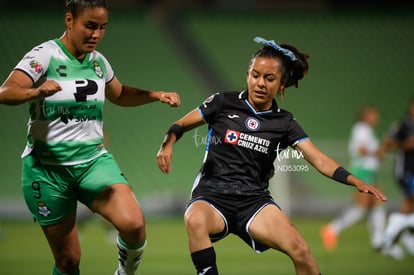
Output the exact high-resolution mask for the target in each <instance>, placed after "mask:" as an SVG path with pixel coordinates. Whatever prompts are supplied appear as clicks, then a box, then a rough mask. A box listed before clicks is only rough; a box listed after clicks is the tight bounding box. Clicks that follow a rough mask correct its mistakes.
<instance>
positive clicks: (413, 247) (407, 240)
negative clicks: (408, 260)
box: [400, 230, 414, 256]
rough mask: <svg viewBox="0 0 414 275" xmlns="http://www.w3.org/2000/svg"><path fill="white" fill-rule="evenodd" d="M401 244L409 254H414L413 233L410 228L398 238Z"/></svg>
mask: <svg viewBox="0 0 414 275" xmlns="http://www.w3.org/2000/svg"><path fill="white" fill-rule="evenodd" d="M400 241H401V244H402V245H403V246H404V248H405V250H406V251H407V252H408V254H410V255H411V256H414V234H413V233H412V232H410V230H407V231H404V233H402V235H401V238H400Z"/></svg>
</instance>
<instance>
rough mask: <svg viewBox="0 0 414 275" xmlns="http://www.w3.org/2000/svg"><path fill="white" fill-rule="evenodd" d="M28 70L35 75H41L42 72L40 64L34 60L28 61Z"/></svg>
mask: <svg viewBox="0 0 414 275" xmlns="http://www.w3.org/2000/svg"><path fill="white" fill-rule="evenodd" d="M30 68H31V69H32V71H33V72H35V73H37V74H41V73H42V72H43V67H42V64H40V62H39V61H36V60H33V61H30Z"/></svg>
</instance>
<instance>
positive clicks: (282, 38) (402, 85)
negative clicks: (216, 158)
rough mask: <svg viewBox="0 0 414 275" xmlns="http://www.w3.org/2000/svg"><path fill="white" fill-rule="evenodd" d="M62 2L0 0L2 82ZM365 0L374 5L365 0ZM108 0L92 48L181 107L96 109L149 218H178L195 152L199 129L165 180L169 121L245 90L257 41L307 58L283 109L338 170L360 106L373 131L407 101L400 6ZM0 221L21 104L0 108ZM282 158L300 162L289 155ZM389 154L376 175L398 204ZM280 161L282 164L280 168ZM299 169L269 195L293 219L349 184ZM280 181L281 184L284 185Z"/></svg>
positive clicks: (14, 187) (406, 15) (320, 209)
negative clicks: (369, 110) (222, 94)
mask: <svg viewBox="0 0 414 275" xmlns="http://www.w3.org/2000/svg"><path fill="white" fill-rule="evenodd" d="M61 2H63V1H59V2H58V1H51V0H49V1H41V3H40V2H39V1H36V2H34V1H23V0H15V1H5V0H2V1H1V2H0V8H1V12H0V26H2V28H1V30H2V33H1V35H0V51H1V52H2V60H1V62H0V64H1V66H0V79H2V80H3V79H5V78H6V77H7V75H8V73H9V72H10V71H11V70H12V69H13V67H14V66H15V65H16V63H17V62H18V61H19V60H20V58H21V57H22V56H23V55H24V54H25V53H26V52H27V51H28V50H30V49H31V48H32V47H33V46H35V45H37V44H39V43H41V42H43V41H44V40H47V39H51V38H55V37H59V36H60V35H61V34H62V32H63V29H64V25H63V4H61ZM374 3H375V4H374ZM389 3H391V1H390V2H388V1H375V2H374V1H362V2H361V1H355V2H353V1H328V0H319V1H298V0H296V1H247V0H244V1H185V3H181V2H180V1H132V0H129V1H127V0H124V1H121V0H119V1H112V2H111V3H110V5H111V15H110V24H109V25H108V27H107V33H106V36H105V38H104V39H103V41H102V42H101V44H100V45H99V47H98V50H99V51H101V52H103V53H104V54H105V56H106V57H107V58H108V59H109V61H110V62H111V64H112V66H113V68H114V70H115V73H116V75H117V76H118V78H120V80H121V81H122V82H123V83H124V84H130V85H134V86H137V87H141V88H146V89H159V90H173V91H178V92H179V93H180V94H181V98H182V106H181V107H180V108H178V109H172V108H169V107H167V106H164V105H162V104H157V103H155V104H150V105H147V106H142V107H139V108H133V109H126V108H118V107H116V106H113V105H111V104H110V103H107V104H106V107H105V108H106V110H105V129H106V133H107V134H108V140H109V149H110V151H111V152H112V153H113V154H114V155H115V157H116V159H117V160H118V161H119V164H120V166H121V168H122V169H123V171H124V173H125V174H126V176H127V177H128V179H129V180H130V182H131V184H132V185H133V187H134V189H135V191H136V194H137V197H138V199H139V200H140V202H141V204H142V207H143V208H144V211H145V212H146V213H147V215H151V214H154V215H161V214H162V215H168V214H176V213H181V212H182V209H183V207H184V204H185V201H186V199H187V197H188V194H189V192H190V190H191V186H192V183H193V180H194V177H195V175H196V173H197V171H198V168H199V166H200V164H201V161H202V159H203V154H204V146H205V134H206V131H205V128H199V129H198V130H196V131H191V132H189V133H187V134H186V135H185V136H184V137H183V138H182V140H181V141H180V143H178V144H177V145H176V146H175V151H174V160H173V172H172V173H171V174H170V175H163V174H162V173H160V172H159V170H158V168H157V166H156V159H155V155H156V153H157V150H158V147H159V144H160V142H161V140H162V138H163V135H164V132H165V130H166V129H167V128H168V127H169V125H170V124H171V123H172V122H173V121H174V120H176V119H178V118H179V117H181V116H182V115H184V114H185V113H187V112H188V111H189V110H190V109H192V108H194V107H195V106H197V105H198V104H199V103H200V102H201V101H202V100H203V99H205V98H206V97H207V96H208V95H210V94H211V93H213V92H216V91H219V90H234V89H242V88H244V87H245V71H246V69H247V65H248V62H249V58H250V56H251V54H252V53H253V52H255V51H256V50H257V49H258V48H259V46H258V45H257V44H255V43H254V42H253V41H252V39H253V38H254V37H255V36H262V37H265V38H268V39H275V40H276V41H277V42H282V43H287V44H292V45H295V46H297V47H298V48H299V49H301V50H303V51H306V52H308V53H309V54H310V56H311V58H310V71H309V74H308V75H307V77H306V78H305V79H304V80H302V81H301V82H300V85H299V88H298V89H295V88H290V89H288V90H287V93H286V98H285V100H284V101H280V100H279V104H280V105H281V107H282V108H286V109H288V110H290V111H291V112H293V113H294V114H295V116H296V117H297V119H298V121H299V122H300V123H301V125H302V126H303V127H304V128H305V130H306V131H307V132H308V134H309V135H310V137H311V139H312V140H313V142H314V143H315V144H316V145H317V146H319V147H320V148H321V149H322V150H323V151H324V152H325V153H327V154H328V155H330V156H332V157H333V158H335V159H336V160H338V161H339V162H340V163H342V164H343V165H344V166H347V165H348V154H347V149H346V144H347V139H348V135H349V130H350V127H351V126H352V123H353V122H354V120H355V114H356V112H357V110H358V108H359V107H360V106H361V105H362V104H364V103H373V104H376V105H377V106H378V107H379V109H380V112H381V121H380V125H379V128H378V133H379V134H380V135H383V134H385V133H386V131H387V129H388V128H389V126H390V124H391V123H392V122H393V121H395V120H397V119H400V118H401V117H403V115H404V114H405V111H406V106H407V103H408V100H409V99H410V98H411V97H412V96H414V93H413V85H412V76H411V73H412V68H413V67H414V61H413V58H412V53H413V46H412V45H413V42H414V41H413V40H414V36H413V34H414V16H413V9H412V5H408V6H407V5H404V6H403V5H402V4H399V1H392V3H391V4H389ZM0 117H1V127H0V129H1V130H0V131H1V134H0V146H1V159H0V175H1V183H0V219H15V218H22V217H23V218H26V217H27V216H28V213H27V210H26V209H25V206H24V202H23V198H22V194H21V190H20V153H21V152H22V150H23V147H24V142H25V134H26V123H27V117H28V115H27V104H23V105H20V106H15V107H10V106H5V105H0ZM285 161H286V162H284V163H283V165H292V166H291V167H293V166H295V165H296V166H298V165H299V166H300V165H304V166H306V165H308V164H306V163H305V162H303V160H298V159H294V158H288V159H287V160H285ZM392 163H393V156H392V154H390V155H387V157H386V158H385V159H384V162H383V165H382V170H381V175H380V176H381V177H380V181H381V182H382V183H383V184H384V189H385V191H386V192H387V194H388V195H389V202H388V203H387V207H388V209H389V210H390V211H391V210H393V209H396V208H398V203H399V200H400V192H399V190H398V189H397V187H396V186H395V184H394V181H393V179H392ZM285 167H286V166H285ZM307 167H308V168H309V171H302V172H295V173H293V172H279V174H278V175H277V177H276V178H281V179H283V180H279V181H278V182H277V183H276V184H275V187H274V190H275V196H276V198H277V199H278V200H280V202H281V205H282V207H283V208H285V209H286V211H288V212H289V213H290V214H292V215H305V216H306V215H312V216H315V215H324V216H328V215H332V214H333V213H335V212H336V211H338V210H339V209H340V208H341V207H343V206H344V205H345V204H346V203H347V202H349V201H350V200H351V193H352V189H351V188H347V187H346V186H342V185H339V184H335V183H333V182H332V181H330V180H329V179H327V178H324V177H322V176H320V175H318V174H317V172H315V171H314V169H313V168H312V167H310V166H309V165H308V166H307ZM283 183H285V184H283Z"/></svg>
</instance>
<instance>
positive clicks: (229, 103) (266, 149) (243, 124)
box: [194, 91, 307, 195]
mask: <svg viewBox="0 0 414 275" xmlns="http://www.w3.org/2000/svg"><path fill="white" fill-rule="evenodd" d="M198 109H199V111H200V113H201V115H202V117H203V119H204V120H205V121H206V122H207V123H208V142H207V146H206V156H205V159H204V163H203V166H202V167H201V169H200V172H199V175H198V176H197V179H196V181H195V183H194V188H195V191H197V193H198V191H200V192H202V193H204V192H206V193H219V194H233V195H255V194H263V193H268V186H269V179H270V177H271V176H272V175H273V172H274V169H273V161H274V160H275V158H276V156H277V153H278V152H280V151H281V150H283V149H285V148H286V147H288V146H294V145H296V144H297V143H298V142H300V141H301V140H303V139H307V135H306V133H305V132H304V130H303V129H302V128H301V127H300V125H299V124H298V123H297V122H296V120H295V118H294V117H293V115H292V114H291V113H289V112H288V111H285V110H281V109H279V107H278V106H277V103H276V101H275V100H274V101H273V105H272V108H271V109H270V110H268V111H264V112H256V111H255V110H254V108H253V107H252V106H251V105H250V104H249V102H248V101H247V91H242V92H226V93H217V94H214V95H212V96H210V97H209V98H208V99H206V100H205V101H204V102H203V103H202V104H201V105H200V106H199V107H198ZM210 141H214V142H210Z"/></svg>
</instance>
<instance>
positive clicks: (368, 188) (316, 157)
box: [296, 140, 387, 201]
mask: <svg viewBox="0 0 414 275" xmlns="http://www.w3.org/2000/svg"><path fill="white" fill-rule="evenodd" d="M296 149H297V150H300V151H301V152H302V153H303V156H304V157H305V159H306V160H307V161H308V162H309V163H310V164H312V166H313V167H315V169H316V170H318V171H319V172H320V173H321V174H323V175H325V176H326V177H329V178H331V179H333V180H335V181H337V182H340V183H343V184H347V185H351V186H354V187H355V188H356V189H357V190H358V191H359V192H363V193H369V194H372V195H374V196H375V197H376V198H377V199H378V200H381V201H386V200H387V197H386V196H385V195H384V194H383V193H382V192H381V191H380V190H379V189H378V188H376V187H374V186H372V185H369V184H366V183H365V182H363V181H362V180H360V179H358V178H356V177H354V176H353V175H352V174H350V173H349V172H348V171H346V170H345V169H344V168H342V167H341V166H340V165H339V164H338V163H337V162H336V161H334V160H333V159H331V158H330V157H328V156H327V155H325V154H324V153H322V152H321V151H320V150H319V149H318V148H317V147H316V146H315V145H314V144H313V143H312V142H311V141H310V140H304V141H302V142H300V143H298V144H297V145H296Z"/></svg>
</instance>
